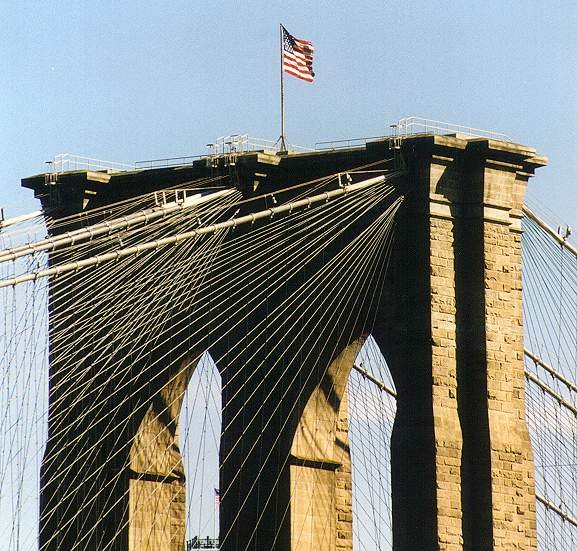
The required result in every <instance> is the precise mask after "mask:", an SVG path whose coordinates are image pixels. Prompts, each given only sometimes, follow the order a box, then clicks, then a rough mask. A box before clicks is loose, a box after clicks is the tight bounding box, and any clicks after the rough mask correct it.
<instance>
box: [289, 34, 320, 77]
mask: <svg viewBox="0 0 577 551" xmlns="http://www.w3.org/2000/svg"><path fill="white" fill-rule="evenodd" d="M282 36H283V47H282V70H283V71H284V72H285V73H288V74H289V75H292V76H293V77H297V78H300V79H302V80H306V81H307V82H313V80H314V79H315V74H314V72H313V54H314V51H315V50H314V48H313V45H312V44H311V43H310V42H309V41H308V40H303V39H302V38H295V37H294V36H293V35H292V34H290V33H289V32H288V31H287V30H286V29H285V28H284V27H282Z"/></svg>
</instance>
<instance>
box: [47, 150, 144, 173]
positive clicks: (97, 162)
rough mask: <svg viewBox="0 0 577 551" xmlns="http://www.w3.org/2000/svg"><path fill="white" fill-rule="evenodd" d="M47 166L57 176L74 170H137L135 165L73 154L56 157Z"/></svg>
mask: <svg viewBox="0 0 577 551" xmlns="http://www.w3.org/2000/svg"><path fill="white" fill-rule="evenodd" d="M46 164H47V165H49V167H50V171H51V172H55V173H57V174H61V173H62V172H69V171H74V170H94V171H102V170H109V171H113V172H122V171H128V170H135V169H136V168H137V167H136V165H135V164H127V163H117V162H114V161H103V160H102V159H93V158H91V157H83V156H81V155H72V154H71V153H60V154H59V155H56V156H55V157H54V159H52V160H51V161H46Z"/></svg>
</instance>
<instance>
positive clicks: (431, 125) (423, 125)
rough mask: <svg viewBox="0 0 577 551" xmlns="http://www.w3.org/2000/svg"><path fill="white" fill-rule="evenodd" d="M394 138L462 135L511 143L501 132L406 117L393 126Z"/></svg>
mask: <svg viewBox="0 0 577 551" xmlns="http://www.w3.org/2000/svg"><path fill="white" fill-rule="evenodd" d="M391 128H392V129H393V136H400V137H405V136H414V135H419V134H441V135H447V134H457V135H459V134H461V135H464V136H470V137H474V138H489V139H491V140H499V141H504V142H510V141H511V138H509V136H507V135H505V134H502V133H500V132H493V131H492V130H482V129H480V128H472V127H470V126H462V125H460V124H452V123H450V122H443V121H436V120H431V119H424V118H422V117H406V118H404V119H400V120H399V121H398V122H397V123H396V124H392V125H391Z"/></svg>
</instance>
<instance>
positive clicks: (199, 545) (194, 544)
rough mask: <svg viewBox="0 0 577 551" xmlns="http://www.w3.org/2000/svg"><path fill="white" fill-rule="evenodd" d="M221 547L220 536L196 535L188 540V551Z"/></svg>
mask: <svg viewBox="0 0 577 551" xmlns="http://www.w3.org/2000/svg"><path fill="white" fill-rule="evenodd" d="M219 547H220V544H219V541H218V538H210V537H206V538H198V537H194V538H192V539H191V540H188V541H187V542H186V551H192V550H193V549H219Z"/></svg>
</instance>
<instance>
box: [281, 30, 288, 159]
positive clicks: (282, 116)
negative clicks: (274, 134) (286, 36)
mask: <svg viewBox="0 0 577 551" xmlns="http://www.w3.org/2000/svg"><path fill="white" fill-rule="evenodd" d="M282 28H283V27H282V23H281V24H280V26H279V30H280V151H281V153H286V150H287V149H286V140H285V133H284V71H283V68H282V57H283V52H282V49H283V33H282Z"/></svg>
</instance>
